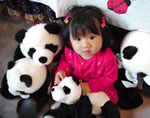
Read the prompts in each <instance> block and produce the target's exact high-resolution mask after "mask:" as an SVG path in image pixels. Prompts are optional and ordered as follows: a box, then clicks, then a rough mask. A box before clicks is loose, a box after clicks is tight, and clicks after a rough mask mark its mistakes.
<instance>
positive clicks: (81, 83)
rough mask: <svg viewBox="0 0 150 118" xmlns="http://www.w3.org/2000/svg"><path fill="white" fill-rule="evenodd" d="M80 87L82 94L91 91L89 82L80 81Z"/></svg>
mask: <svg viewBox="0 0 150 118" xmlns="http://www.w3.org/2000/svg"><path fill="white" fill-rule="evenodd" d="M80 85H81V88H82V89H83V95H87V94H88V93H90V92H91V90H90V87H89V84H88V83H87V82H80Z"/></svg>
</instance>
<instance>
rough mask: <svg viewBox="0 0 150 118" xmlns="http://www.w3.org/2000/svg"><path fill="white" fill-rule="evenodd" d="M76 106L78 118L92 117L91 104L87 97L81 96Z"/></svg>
mask: <svg viewBox="0 0 150 118" xmlns="http://www.w3.org/2000/svg"><path fill="white" fill-rule="evenodd" d="M77 104H78V109H79V110H78V114H79V115H80V118H91V117H92V104H91V102H90V100H89V97H88V96H81V98H80V101H79V102H78V103H77Z"/></svg>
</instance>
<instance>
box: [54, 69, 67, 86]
mask: <svg viewBox="0 0 150 118" xmlns="http://www.w3.org/2000/svg"><path fill="white" fill-rule="evenodd" d="M66 75H67V74H66V72H65V71H59V72H57V73H56V75H55V81H54V85H58V84H59V83H60V81H61V80H63V79H64V78H65V77H66Z"/></svg>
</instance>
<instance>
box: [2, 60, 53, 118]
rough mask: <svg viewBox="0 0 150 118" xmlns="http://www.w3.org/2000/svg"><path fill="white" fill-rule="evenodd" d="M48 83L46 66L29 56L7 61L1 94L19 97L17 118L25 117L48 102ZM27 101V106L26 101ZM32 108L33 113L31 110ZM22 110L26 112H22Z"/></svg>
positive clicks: (10, 97) (9, 97)
mask: <svg viewBox="0 0 150 118" xmlns="http://www.w3.org/2000/svg"><path fill="white" fill-rule="evenodd" d="M49 84H50V75H49V72H48V70H47V67H46V66H44V65H43V66H41V65H39V64H37V63H36V62H35V61H34V60H33V59H31V58H22V59H19V60H17V61H10V62H9V63H8V69H7V72H6V74H5V75H4V77H3V79H2V83H1V94H2V95H3V96H4V97H5V98H7V99H15V98H20V101H19V102H18V106H17V112H18V114H19V115H20V117H19V118H25V117H27V116H30V115H31V114H34V115H35V114H36V112H38V111H40V110H41V108H42V107H43V106H44V105H45V104H46V103H47V102H48V100H49V94H48V86H49ZM29 101H30V104H29V105H28V107H27V106H26V103H28V102H29ZM33 103H34V105H33ZM32 105H33V106H32ZM28 108H29V109H28ZM33 109H34V112H35V113H33V112H32V110H33ZM24 110H26V111H28V113H27V114H26V113H25V112H23V111H24ZM31 112H32V113H31ZM20 113H21V114H20ZM33 118H34V117H33Z"/></svg>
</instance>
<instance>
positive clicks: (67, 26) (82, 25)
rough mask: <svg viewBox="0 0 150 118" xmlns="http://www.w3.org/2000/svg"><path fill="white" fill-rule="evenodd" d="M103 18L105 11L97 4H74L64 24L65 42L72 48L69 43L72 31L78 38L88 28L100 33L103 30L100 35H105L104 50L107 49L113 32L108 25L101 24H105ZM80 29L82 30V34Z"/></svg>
mask: <svg viewBox="0 0 150 118" xmlns="http://www.w3.org/2000/svg"><path fill="white" fill-rule="evenodd" d="M103 18H104V15H103V13H102V12H101V10H100V9H99V8H97V7H95V6H84V7H83V6H73V7H72V8H70V10H69V11H68V13H67V15H66V17H65V20H66V21H65V22H64V25H63V30H62V31H63V40H64V44H65V45H66V46H68V47H69V48H71V47H70V45H69V42H70V38H69V37H70V33H71V34H72V36H73V37H74V38H77V37H79V36H80V35H81V34H82V35H83V36H84V35H85V32H86V30H89V31H91V32H92V33H94V34H100V32H101V34H100V35H102V37H103V46H102V50H105V49H106V48H107V47H108V45H109V42H110V39H111V34H110V32H109V30H108V28H107V26H105V27H102V26H101V24H103ZM105 22H106V21H105ZM106 24H107V23H106ZM70 31H71V32H70ZM79 31H81V33H80V34H79Z"/></svg>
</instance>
